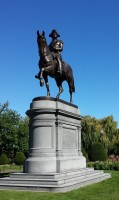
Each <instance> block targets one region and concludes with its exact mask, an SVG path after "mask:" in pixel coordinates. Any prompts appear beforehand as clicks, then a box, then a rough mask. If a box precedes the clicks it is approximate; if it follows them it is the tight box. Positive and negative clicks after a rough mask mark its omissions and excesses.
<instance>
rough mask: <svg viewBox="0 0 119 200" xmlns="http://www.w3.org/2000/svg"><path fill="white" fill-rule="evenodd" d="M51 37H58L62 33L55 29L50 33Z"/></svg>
mask: <svg viewBox="0 0 119 200" xmlns="http://www.w3.org/2000/svg"><path fill="white" fill-rule="evenodd" d="M49 37H51V38H58V37H60V35H59V34H58V32H57V31H56V30H55V29H53V30H52V32H51V33H50V34H49Z"/></svg>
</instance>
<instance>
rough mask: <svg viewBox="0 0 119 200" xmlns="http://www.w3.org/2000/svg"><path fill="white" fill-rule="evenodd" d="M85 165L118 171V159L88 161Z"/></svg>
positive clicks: (96, 168)
mask: <svg viewBox="0 0 119 200" xmlns="http://www.w3.org/2000/svg"><path fill="white" fill-rule="evenodd" d="M87 167H89V168H90V167H91V168H92V167H93V168H94V169H95V170H115V171H119V162H118V161H110V160H107V161H104V162H103V161H96V162H88V163H87Z"/></svg>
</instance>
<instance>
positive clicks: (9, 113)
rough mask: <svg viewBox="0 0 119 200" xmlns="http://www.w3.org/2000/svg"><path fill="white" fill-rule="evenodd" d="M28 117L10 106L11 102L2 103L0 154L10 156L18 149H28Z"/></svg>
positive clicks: (0, 105)
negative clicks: (24, 116) (22, 115)
mask: <svg viewBox="0 0 119 200" xmlns="http://www.w3.org/2000/svg"><path fill="white" fill-rule="evenodd" d="M28 136H29V131H28V118H22V117H21V116H20V114H18V113H17V112H16V111H14V110H11V109H10V108H9V103H8V102H6V103H4V104H0V154H2V153H6V154H7V156H8V157H9V158H12V159H13V157H14V156H15V153H16V152H17V151H23V152H24V153H26V152H27V151H28Z"/></svg>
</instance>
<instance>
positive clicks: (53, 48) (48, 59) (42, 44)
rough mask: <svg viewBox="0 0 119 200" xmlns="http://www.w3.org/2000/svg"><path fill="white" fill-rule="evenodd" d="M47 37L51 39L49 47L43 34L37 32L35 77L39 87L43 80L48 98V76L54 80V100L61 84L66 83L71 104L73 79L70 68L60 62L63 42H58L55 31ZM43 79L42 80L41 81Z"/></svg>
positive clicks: (61, 89) (60, 88)
mask: <svg viewBox="0 0 119 200" xmlns="http://www.w3.org/2000/svg"><path fill="white" fill-rule="evenodd" d="M49 37H51V38H52V41H51V43H50V45H49V46H48V45H47V41H46V38H45V32H44V31H43V32H42V33H41V34H40V33H39V31H37V43H38V49H39V56H40V59H39V63H38V65H39V69H40V71H39V73H38V74H37V75H36V76H35V78H38V79H39V80H40V86H43V85H44V80H45V84H46V88H47V96H50V89H49V84H48V76H50V77H52V78H54V79H55V80H56V84H57V86H58V88H59V92H58V94H57V96H56V98H59V96H60V94H61V93H62V92H63V88H62V82H63V81H65V80H66V81H67V83H68V85H69V93H70V103H72V92H75V86H74V78H73V72H72V69H71V67H70V66H69V65H68V64H67V63H66V62H64V61H63V60H62V57H61V51H62V50H63V42H62V41H61V40H58V39H57V38H58V37H60V35H59V34H58V32H57V31H56V30H52V32H51V34H50V35H49ZM43 79H44V80H43Z"/></svg>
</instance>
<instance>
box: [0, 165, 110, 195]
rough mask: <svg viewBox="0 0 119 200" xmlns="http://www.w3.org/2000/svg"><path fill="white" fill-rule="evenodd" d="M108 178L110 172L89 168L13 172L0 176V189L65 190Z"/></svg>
mask: <svg viewBox="0 0 119 200" xmlns="http://www.w3.org/2000/svg"><path fill="white" fill-rule="evenodd" d="M108 178H111V175H110V174H107V173H104V172H103V171H100V170H94V169H90V168H85V169H80V170H79V171H70V172H64V173H54V174H27V173H13V174H11V175H10V177H7V178H0V189H13V190H32V191H39V192H40V191H42V192H43V191H47V192H48V191H52V192H66V191H69V190H73V189H76V188H80V187H83V186H85V185H89V184H92V183H96V182H100V181H102V180H105V179H108Z"/></svg>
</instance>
